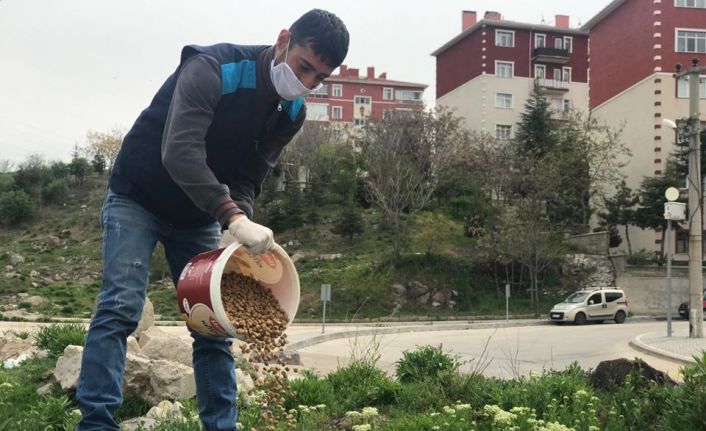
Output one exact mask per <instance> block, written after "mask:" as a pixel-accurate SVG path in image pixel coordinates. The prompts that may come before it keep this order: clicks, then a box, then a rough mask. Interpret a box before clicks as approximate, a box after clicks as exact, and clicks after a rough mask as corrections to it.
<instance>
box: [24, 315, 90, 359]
mask: <svg viewBox="0 0 706 431" xmlns="http://www.w3.org/2000/svg"><path fill="white" fill-rule="evenodd" d="M34 337H35V340H36V342H37V347H39V348H40V349H46V350H48V351H49V354H50V355H51V356H52V357H58V356H59V355H61V354H62V353H63V352H64V349H65V348H66V346H69V345H74V346H83V345H84V344H86V328H84V327H83V325H82V324H80V323H57V324H53V325H49V326H44V327H42V328H41V329H40V330H39V331H37V334H36V335H35V336H34Z"/></svg>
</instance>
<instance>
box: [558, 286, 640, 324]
mask: <svg viewBox="0 0 706 431" xmlns="http://www.w3.org/2000/svg"><path fill="white" fill-rule="evenodd" d="M627 316H628V298H627V296H625V292H623V291H622V290H621V289H620V288H617V287H595V288H591V289H585V290H579V291H578V292H574V293H572V294H571V295H569V296H568V297H567V298H566V299H565V300H564V301H563V302H560V303H558V304H556V305H555V306H554V307H553V308H552V310H551V311H550V312H549V320H551V321H552V322H556V323H563V322H574V323H576V324H577V325H583V324H584V323H586V322H587V321H589V320H592V321H595V322H603V321H604V320H614V321H615V323H623V322H625V318H626V317H627Z"/></svg>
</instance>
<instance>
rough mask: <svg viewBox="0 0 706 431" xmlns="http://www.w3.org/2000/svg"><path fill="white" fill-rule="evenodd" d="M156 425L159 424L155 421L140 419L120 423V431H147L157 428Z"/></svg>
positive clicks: (145, 418)
mask: <svg viewBox="0 0 706 431" xmlns="http://www.w3.org/2000/svg"><path fill="white" fill-rule="evenodd" d="M157 425H159V422H157V421H156V420H155V419H152V418H147V417H141V418H134V419H128V420H126V421H122V422H121V423H120V429H121V431H137V430H139V431H143V430H144V431H149V430H153V429H155V428H157Z"/></svg>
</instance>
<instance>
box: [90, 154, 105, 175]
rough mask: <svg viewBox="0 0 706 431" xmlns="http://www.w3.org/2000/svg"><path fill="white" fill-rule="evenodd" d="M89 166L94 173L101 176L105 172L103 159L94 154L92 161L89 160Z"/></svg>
mask: <svg viewBox="0 0 706 431" xmlns="http://www.w3.org/2000/svg"><path fill="white" fill-rule="evenodd" d="M91 166H92V167H93V171H94V172H95V173H97V174H98V175H101V176H102V175H103V172H105V158H103V156H101V155H100V154H94V155H93V159H91Z"/></svg>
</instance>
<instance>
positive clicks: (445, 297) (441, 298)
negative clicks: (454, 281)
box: [431, 288, 453, 305]
mask: <svg viewBox="0 0 706 431" xmlns="http://www.w3.org/2000/svg"><path fill="white" fill-rule="evenodd" d="M452 297H453V290H451V289H446V288H444V289H439V290H437V291H436V292H434V293H433V294H432V295H431V300H432V301H434V302H439V303H440V304H444V305H445V304H448V303H449V301H451V298H452Z"/></svg>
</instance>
